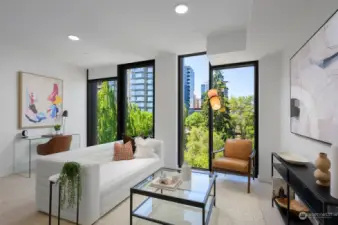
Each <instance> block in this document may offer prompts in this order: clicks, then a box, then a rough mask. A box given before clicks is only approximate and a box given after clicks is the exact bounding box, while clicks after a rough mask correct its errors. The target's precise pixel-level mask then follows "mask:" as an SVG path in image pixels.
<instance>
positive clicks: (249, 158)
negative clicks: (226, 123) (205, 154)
mask: <svg viewBox="0 0 338 225" xmlns="http://www.w3.org/2000/svg"><path fill="white" fill-rule="evenodd" d="M218 152H223V153H224V156H223V157H221V158H218V159H215V154H216V153H218ZM254 157H255V151H254V150H252V142H251V141H250V140H242V139H227V140H226V142H225V144H224V148H222V149H219V150H217V151H214V152H213V161H212V170H213V171H219V172H225V173H234V174H239V175H244V176H247V177H248V193H250V179H251V172H252V165H253V163H254ZM253 179H255V177H253Z"/></svg>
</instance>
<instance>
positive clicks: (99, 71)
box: [88, 65, 117, 80]
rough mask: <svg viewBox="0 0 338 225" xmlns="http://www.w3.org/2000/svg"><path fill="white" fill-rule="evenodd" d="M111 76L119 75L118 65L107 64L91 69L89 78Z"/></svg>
mask: <svg viewBox="0 0 338 225" xmlns="http://www.w3.org/2000/svg"><path fill="white" fill-rule="evenodd" d="M109 77H117V65H107V66H100V67H95V68H91V69H89V76H88V79H89V80H94V79H100V78H109Z"/></svg>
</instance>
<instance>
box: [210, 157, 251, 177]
mask: <svg viewBox="0 0 338 225" xmlns="http://www.w3.org/2000/svg"><path fill="white" fill-rule="evenodd" d="M212 167H213V168H216V169H221V170H222V169H223V170H230V171H237V172H242V173H247V172H248V167H249V161H248V160H241V159H234V158H227V157H223V158H219V159H214V160H213V161H212Z"/></svg>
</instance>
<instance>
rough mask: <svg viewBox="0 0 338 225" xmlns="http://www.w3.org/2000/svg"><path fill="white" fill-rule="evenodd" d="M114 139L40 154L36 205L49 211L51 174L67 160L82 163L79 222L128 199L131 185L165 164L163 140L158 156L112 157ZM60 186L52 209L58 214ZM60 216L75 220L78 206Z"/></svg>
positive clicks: (89, 220)
mask: <svg viewBox="0 0 338 225" xmlns="http://www.w3.org/2000/svg"><path fill="white" fill-rule="evenodd" d="M113 153H114V142H112V143H108V144H102V145H96V146H92V147H87V148H82V149H77V150H72V151H68V152H62V153H58V154H53V155H49V156H44V157H41V158H39V159H38V160H37V168H36V205H37V209H38V210H39V211H42V212H45V213H48V212H49V181H48V179H49V177H50V176H52V175H54V174H58V173H60V171H61V168H62V167H63V164H64V163H65V162H67V161H68V162H69V161H75V162H78V163H80V164H81V168H82V174H81V182H82V200H81V202H80V212H79V222H80V224H83V225H90V224H93V223H94V222H95V221H97V220H98V219H99V218H100V217H102V216H103V215H104V214H106V213H107V212H108V211H110V210H111V209H112V208H114V207H115V206H116V205H118V204H119V203H120V202H121V201H123V200H124V199H126V198H127V197H128V196H129V194H130V188H131V187H132V186H134V185H135V184H137V183H138V182H140V181H141V180H142V179H144V178H146V177H147V176H148V175H150V174H151V173H152V172H154V171H156V170H158V169H159V168H160V167H162V166H163V143H162V142H161V141H159V145H158V146H157V147H156V148H155V153H156V154H157V155H158V158H144V159H133V160H125V161H112V159H113ZM57 203H58V189H57V187H53V206H52V213H53V215H54V216H56V215H57ZM61 218H64V219H66V220H69V221H73V222H75V219H76V209H75V208H74V209H64V210H62V211H61Z"/></svg>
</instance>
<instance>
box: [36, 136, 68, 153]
mask: <svg viewBox="0 0 338 225" xmlns="http://www.w3.org/2000/svg"><path fill="white" fill-rule="evenodd" d="M71 142H72V135H64V136H63V135H60V136H55V137H53V138H52V139H50V140H49V141H48V142H47V143H45V144H40V145H38V147H37V152H38V154H39V155H50V154H54V153H59V152H65V151H68V150H69V148H70V143H71Z"/></svg>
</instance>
